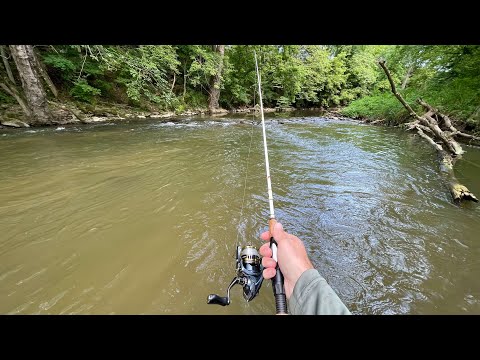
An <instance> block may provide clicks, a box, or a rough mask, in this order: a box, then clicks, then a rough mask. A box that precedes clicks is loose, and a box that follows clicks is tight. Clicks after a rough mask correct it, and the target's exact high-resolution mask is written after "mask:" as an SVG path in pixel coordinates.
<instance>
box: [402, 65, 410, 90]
mask: <svg viewBox="0 0 480 360" xmlns="http://www.w3.org/2000/svg"><path fill="white" fill-rule="evenodd" d="M412 72H413V66H410V67H409V68H408V70H407V74H406V75H405V79H403V83H402V87H401V89H402V90H405V88H406V87H407V84H408V80H410V77H411V76H412Z"/></svg>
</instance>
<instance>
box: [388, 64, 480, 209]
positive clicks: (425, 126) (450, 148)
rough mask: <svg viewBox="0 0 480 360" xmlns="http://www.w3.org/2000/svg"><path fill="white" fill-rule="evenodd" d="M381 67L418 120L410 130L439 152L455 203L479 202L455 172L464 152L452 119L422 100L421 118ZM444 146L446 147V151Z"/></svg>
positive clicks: (399, 96) (393, 91)
mask: <svg viewBox="0 0 480 360" xmlns="http://www.w3.org/2000/svg"><path fill="white" fill-rule="evenodd" d="M379 65H380V66H381V67H382V69H383V70H384V71H385V74H386V75H387V78H388V81H389V83H390V87H391V90H392V93H393V95H395V97H396V98H397V99H398V101H400V103H401V104H402V105H403V106H404V107H405V109H407V110H408V112H409V113H410V115H411V116H413V117H415V119H416V120H415V121H414V122H411V123H409V124H407V125H409V127H408V130H414V129H415V130H417V133H418V135H420V136H421V137H422V138H424V139H425V140H427V142H428V143H429V144H430V145H432V146H433V147H434V149H435V150H436V151H437V153H438V155H439V157H440V170H441V171H442V173H443V174H445V175H446V176H447V183H448V187H449V189H450V193H451V194H452V198H453V201H454V203H456V204H459V203H460V202H462V201H463V200H471V201H475V202H478V199H477V198H476V197H475V195H473V193H472V192H470V191H469V190H468V189H467V188H466V187H465V186H464V185H462V184H460V183H459V182H458V180H457V178H456V177H455V174H454V172H453V165H454V163H455V160H456V159H458V158H459V157H460V156H461V154H463V152H464V151H463V149H462V147H461V146H460V144H459V143H458V142H457V141H455V139H454V138H453V137H454V136H455V135H457V134H459V133H460V132H459V131H458V130H457V129H456V128H455V127H453V125H452V123H451V121H450V119H449V118H448V117H447V116H445V115H443V114H441V113H440V112H438V110H436V109H435V108H433V107H432V106H430V105H428V104H427V103H426V102H424V101H423V100H421V99H419V100H418V101H419V102H420V104H422V105H423V106H424V107H425V108H426V109H427V112H426V113H425V114H424V115H423V116H419V115H418V114H417V113H416V112H415V111H414V110H413V109H412V108H411V106H410V105H408V103H407V102H406V101H405V100H404V99H403V97H402V95H400V93H399V92H397V89H396V87H395V83H394V82H393V79H392V76H391V75H390V71H389V70H388V68H387V66H386V65H385V61H379ZM435 116H436V117H437V119H438V117H441V118H442V119H443V122H444V125H445V126H446V127H447V129H446V130H445V131H444V130H442V129H441V128H440V125H439V123H438V121H437V120H436V119H435V118H434V117H435ZM425 131H426V132H428V133H429V134H430V135H431V136H433V138H432V137H431V136H429V135H427V134H426V133H425ZM465 135H468V134H465ZM442 145H443V146H445V148H446V150H445V149H444V148H443V146H442Z"/></svg>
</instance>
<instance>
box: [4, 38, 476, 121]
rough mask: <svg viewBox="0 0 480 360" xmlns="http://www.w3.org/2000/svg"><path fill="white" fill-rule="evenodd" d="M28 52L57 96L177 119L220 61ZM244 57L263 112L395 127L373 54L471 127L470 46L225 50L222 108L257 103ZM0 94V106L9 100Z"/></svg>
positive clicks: (110, 49) (168, 51)
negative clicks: (315, 112) (310, 112)
mask: <svg viewBox="0 0 480 360" xmlns="http://www.w3.org/2000/svg"><path fill="white" fill-rule="evenodd" d="M37 50H38V51H39V52H40V55H41V59H43V62H44V63H45V65H46V66H47V70H48V72H49V74H50V76H51V78H52V80H53V81H54V83H55V84H56V85H57V86H58V87H59V88H60V90H62V91H61V93H62V94H70V96H72V97H74V98H75V99H77V100H79V101H82V102H89V103H94V102H95V101H96V100H97V99H99V98H103V99H104V100H110V101H112V100H114V101H120V102H123V103H129V104H130V105H134V106H143V107H145V106H147V105H146V104H150V105H154V107H156V108H159V109H164V110H174V111H176V112H178V113H181V112H183V111H185V110H186V109H189V108H197V109H198V108H206V107H207V100H208V96H209V91H210V87H211V84H212V79H213V77H214V76H216V75H218V74H217V72H218V69H219V65H220V64H219V61H220V60H221V57H220V56H219V54H218V53H216V52H215V51H214V50H213V47H212V46H211V45H145V46H143V45H141V46H138V45H125V46H102V45H55V47H53V46H47V45H45V46H39V47H37ZM254 51H256V53H257V57H258V64H259V69H260V74H261V78H262V91H263V102H264V106H265V107H287V106H295V107H332V106H347V107H346V108H344V110H343V111H344V113H345V114H346V115H348V116H353V117H371V118H385V119H390V120H392V121H394V122H398V121H401V120H403V119H404V118H405V117H406V116H408V114H406V111H404V109H403V108H402V106H401V104H400V103H399V102H398V100H397V99H396V98H395V97H393V95H392V94H391V92H390V86H389V83H388V80H387V78H386V76H385V74H384V73H383V71H382V69H381V68H380V67H379V66H378V60H379V59H380V58H383V59H385V60H386V61H387V64H388V66H389V69H390V71H391V74H392V77H393V80H394V82H395V83H396V84H397V87H398V89H399V90H400V91H401V92H402V93H403V95H404V96H405V97H406V98H407V99H408V101H409V102H410V103H411V104H413V103H414V101H415V98H416V97H418V96H420V97H422V98H424V99H426V100H427V101H429V102H430V103H431V104H432V105H434V106H436V107H439V108H440V109H442V110H443V111H445V112H447V113H449V114H450V115H452V116H453V117H456V118H458V119H460V120H461V121H464V122H466V123H468V124H469V125H471V126H476V125H477V124H479V123H480V119H479V117H480V96H479V95H480V93H479V90H478V89H480V80H479V79H480V46H477V45H441V46H434V45H394V46H387V45H328V46H321V45H229V46H226V48H225V56H224V57H223V72H222V73H221V74H220V76H221V82H220V83H221V86H220V88H221V92H220V105H221V106H222V107H225V108H232V107H241V106H253V105H254V104H255V103H258V94H257V83H256V72H255V62H254V56H253V54H254ZM402 85H405V86H406V89H405V90H403V89H402ZM1 96H2V98H1V99H0V101H2V102H7V101H11V99H10V98H9V97H8V96H6V95H5V94H3V95H1ZM150 105H149V106H150Z"/></svg>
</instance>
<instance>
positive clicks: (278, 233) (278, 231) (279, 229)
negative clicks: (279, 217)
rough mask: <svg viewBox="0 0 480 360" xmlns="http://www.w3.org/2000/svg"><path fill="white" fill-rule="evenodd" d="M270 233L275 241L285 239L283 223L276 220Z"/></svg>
mask: <svg viewBox="0 0 480 360" xmlns="http://www.w3.org/2000/svg"><path fill="white" fill-rule="evenodd" d="M272 235H273V238H274V239H275V241H277V242H282V241H283V239H285V236H286V232H285V231H284V230H283V225H282V224H281V223H279V222H277V223H276V224H275V226H274V227H273V233H272Z"/></svg>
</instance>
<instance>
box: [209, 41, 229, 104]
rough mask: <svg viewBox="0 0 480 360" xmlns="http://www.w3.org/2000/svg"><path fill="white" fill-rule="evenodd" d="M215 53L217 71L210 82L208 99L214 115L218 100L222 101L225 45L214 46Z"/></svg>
mask: <svg viewBox="0 0 480 360" xmlns="http://www.w3.org/2000/svg"><path fill="white" fill-rule="evenodd" d="M212 47H213V51H214V52H215V53H216V54H218V56H217V57H216V59H217V69H216V71H215V73H214V74H213V75H212V78H211V80H210V94H209V98H208V110H209V111H210V112H211V113H213V112H215V110H216V109H218V107H219V105H218V100H219V99H220V87H221V85H222V69H223V57H224V54H225V45H213V46H212Z"/></svg>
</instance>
